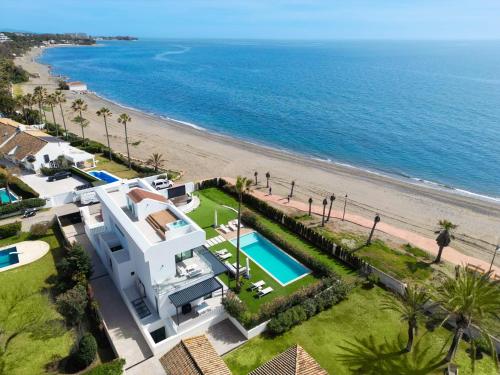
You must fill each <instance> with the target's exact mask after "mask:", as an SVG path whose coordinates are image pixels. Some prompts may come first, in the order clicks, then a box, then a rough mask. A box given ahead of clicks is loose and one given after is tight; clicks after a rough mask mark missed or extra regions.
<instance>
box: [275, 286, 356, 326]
mask: <svg viewBox="0 0 500 375" xmlns="http://www.w3.org/2000/svg"><path fill="white" fill-rule="evenodd" d="M349 291H350V287H349V286H348V285H347V284H345V283H336V284H333V285H332V286H331V287H329V288H328V289H325V290H323V291H322V292H320V293H318V294H317V295H315V296H313V297H311V298H308V299H306V300H304V301H303V302H301V303H300V304H298V305H295V306H293V307H292V308H290V309H288V310H285V311H283V312H281V313H278V314H277V315H275V316H274V317H273V318H272V319H271V320H270V321H269V324H268V325H267V330H268V332H269V333H271V334H272V335H280V334H282V333H285V332H287V331H289V330H290V329H291V328H293V327H294V326H296V325H298V324H301V323H302V322H304V321H306V320H308V319H310V318H311V317H313V316H314V315H316V314H319V313H320V312H322V311H324V310H326V309H329V308H330V307H332V306H333V305H335V304H337V303H339V302H340V301H342V300H343V299H345V298H346V297H347V295H348V294H349Z"/></svg>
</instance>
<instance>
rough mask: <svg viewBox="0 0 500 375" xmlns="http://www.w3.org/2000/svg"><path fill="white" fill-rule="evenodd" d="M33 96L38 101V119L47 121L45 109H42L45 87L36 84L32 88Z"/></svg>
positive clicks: (45, 95)
mask: <svg viewBox="0 0 500 375" xmlns="http://www.w3.org/2000/svg"><path fill="white" fill-rule="evenodd" d="M33 97H34V99H35V101H36V102H37V103H38V111H39V112H40V119H44V121H45V122H47V117H46V116H45V111H44V110H43V103H44V102H45V98H46V97H47V89H46V88H45V87H42V86H37V87H35V88H34V89H33Z"/></svg>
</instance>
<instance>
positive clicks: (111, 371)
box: [85, 358, 125, 375]
mask: <svg viewBox="0 0 500 375" xmlns="http://www.w3.org/2000/svg"><path fill="white" fill-rule="evenodd" d="M123 366H125V360H124V359H123V358H118V359H115V360H114V361H112V362H108V363H103V364H101V365H99V366H96V367H94V368H93V369H92V370H89V371H87V372H85V375H121V374H122V373H123Z"/></svg>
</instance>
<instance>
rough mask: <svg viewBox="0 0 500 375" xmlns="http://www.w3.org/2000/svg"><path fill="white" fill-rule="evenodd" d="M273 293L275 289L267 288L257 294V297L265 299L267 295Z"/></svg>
mask: <svg viewBox="0 0 500 375" xmlns="http://www.w3.org/2000/svg"><path fill="white" fill-rule="evenodd" d="M272 291H273V288H271V287H270V286H268V287H267V288H265V289H262V290H260V291H259V292H258V293H257V296H258V297H259V298H261V297H264V296H265V295H267V294H269V293H271V292H272Z"/></svg>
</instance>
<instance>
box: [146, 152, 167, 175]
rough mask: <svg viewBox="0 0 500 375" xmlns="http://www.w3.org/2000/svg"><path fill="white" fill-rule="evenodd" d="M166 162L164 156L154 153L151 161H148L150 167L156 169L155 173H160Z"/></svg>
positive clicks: (150, 158)
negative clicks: (159, 170)
mask: <svg viewBox="0 0 500 375" xmlns="http://www.w3.org/2000/svg"><path fill="white" fill-rule="evenodd" d="M164 162H165V159H163V154H158V153H156V152H155V153H154V154H151V156H150V157H149V159H148V160H147V161H146V163H147V164H148V165H152V166H153V168H154V169H155V172H158V169H159V168H160V167H161V165H162V164H163V163H164Z"/></svg>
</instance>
